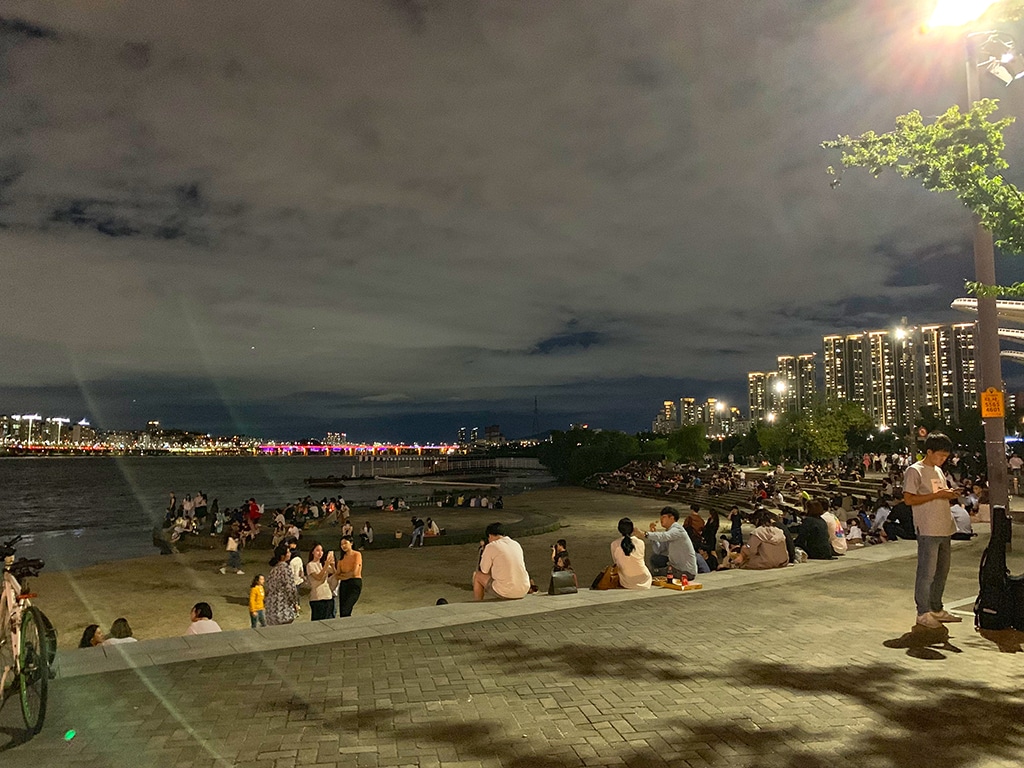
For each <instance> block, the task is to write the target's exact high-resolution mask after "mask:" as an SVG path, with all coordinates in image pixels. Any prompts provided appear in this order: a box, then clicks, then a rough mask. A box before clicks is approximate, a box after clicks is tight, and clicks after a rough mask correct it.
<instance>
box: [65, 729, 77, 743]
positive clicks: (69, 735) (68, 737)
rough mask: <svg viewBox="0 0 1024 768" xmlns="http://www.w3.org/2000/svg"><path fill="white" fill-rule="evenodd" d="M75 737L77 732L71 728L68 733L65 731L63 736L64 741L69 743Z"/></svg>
mask: <svg viewBox="0 0 1024 768" xmlns="http://www.w3.org/2000/svg"><path fill="white" fill-rule="evenodd" d="M77 735H78V731H76V730H75V729H73V728H72V729H71V730H70V731H67V732H66V733H65V734H64V741H71V740H72V739H73V738H75V736H77Z"/></svg>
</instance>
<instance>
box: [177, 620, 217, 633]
mask: <svg viewBox="0 0 1024 768" xmlns="http://www.w3.org/2000/svg"><path fill="white" fill-rule="evenodd" d="M214 632H220V624H218V623H217V622H216V621H214V620H213V619H199V621H193V622H192V623H191V624H189V625H188V629H186V630H185V634H186V635H209V634H212V633H214Z"/></svg>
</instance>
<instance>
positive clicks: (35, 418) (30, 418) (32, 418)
mask: <svg viewBox="0 0 1024 768" xmlns="http://www.w3.org/2000/svg"><path fill="white" fill-rule="evenodd" d="M21 418H22V419H23V420H24V421H27V422H28V449H29V450H30V451H31V450H32V422H33V421H39V420H41V419H42V418H43V417H42V416H40V415H39V414H38V413H35V414H32V415H31V416H30V415H29V414H27V413H26V414H23V415H22V417H21Z"/></svg>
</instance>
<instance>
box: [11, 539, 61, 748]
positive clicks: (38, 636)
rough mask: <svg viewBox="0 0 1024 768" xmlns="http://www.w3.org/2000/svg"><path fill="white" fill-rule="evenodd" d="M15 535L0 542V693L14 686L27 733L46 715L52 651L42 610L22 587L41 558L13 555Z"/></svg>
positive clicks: (37, 728)
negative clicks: (0, 580)
mask: <svg viewBox="0 0 1024 768" xmlns="http://www.w3.org/2000/svg"><path fill="white" fill-rule="evenodd" d="M21 538H22V537H21V536H16V537H14V538H13V539H11V540H10V541H8V542H6V543H4V544H0V557H2V558H3V561H4V566H3V591H2V592H0V630H2V631H0V697H2V698H7V696H8V694H9V693H10V691H9V690H8V689H13V688H15V687H17V689H18V695H19V697H20V699H21V714H22V716H23V717H24V719H25V726H26V727H27V728H28V732H29V735H30V736H31V735H35V734H37V733H39V731H40V729H41V728H42V727H43V719H44V718H45V717H46V695H47V690H48V688H49V681H50V661H51V656H52V654H53V653H55V652H56V648H55V647H51V646H52V645H53V643H52V641H51V638H50V637H49V630H48V629H47V625H48V622H47V621H46V617H45V616H43V612H42V611H40V610H39V609H38V608H36V607H35V606H33V605H32V598H33V597H35V595H34V594H32V593H30V592H28V590H27V589H25V588H24V586H23V582H24V581H25V579H27V578H30V577H34V576H38V575H39V571H40V570H42V568H43V565H44V563H43V561H42V560H29V559H27V558H21V559H19V560H15V559H14V554H15V551H16V550H15V545H16V544H17V543H18V542H19V541H21Z"/></svg>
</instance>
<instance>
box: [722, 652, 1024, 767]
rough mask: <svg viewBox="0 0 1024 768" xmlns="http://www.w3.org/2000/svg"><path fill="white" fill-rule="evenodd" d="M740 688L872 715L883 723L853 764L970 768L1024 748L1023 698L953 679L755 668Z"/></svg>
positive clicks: (861, 741)
mask: <svg viewBox="0 0 1024 768" xmlns="http://www.w3.org/2000/svg"><path fill="white" fill-rule="evenodd" d="M737 680H744V681H746V682H747V683H753V684H756V685H760V686H764V687H767V688H772V689H782V690H790V691H801V692H808V693H818V694H821V693H830V694H835V695H838V696H842V697H844V698H846V699H850V700H852V701H855V702H856V703H858V704H860V705H861V706H863V707H865V708H867V709H868V710H870V711H871V712H873V713H874V714H875V715H876V717H878V718H879V719H880V721H881V722H880V723H879V724H877V725H876V726H875V727H873V728H871V729H869V730H868V732H866V733H864V734H862V735H860V736H858V737H857V739H855V740H853V741H850V743H849V744H848V747H847V749H845V750H844V753H843V757H844V758H845V759H846V760H849V761H850V762H851V763H852V764H866V765H878V764H884V765H898V766H908V767H909V766H921V767H922V768H925V767H927V766H933V765H934V763H935V759H936V757H937V756H939V755H941V761H942V763H943V765H944V766H953V767H955V766H966V765H971V764H981V763H984V762H985V761H986V759H1004V760H1011V759H1015V758H1018V757H1019V756H1020V750H1021V749H1022V748H1024V696H1022V695H1021V694H1020V693H1017V692H1013V693H1008V692H1006V691H1002V690H999V689H993V688H989V687H985V686H980V685H977V684H976V683H971V682H965V681H963V680H956V679H952V678H934V677H933V678H927V679H920V678H914V677H912V676H910V675H909V673H908V672H907V671H905V670H902V669H900V668H898V667H894V666H889V665H884V664H876V665H874V666H869V667H865V668H863V669H862V670H861V671H859V672H858V673H857V675H856V676H852V675H850V674H849V672H848V670H847V669H846V668H843V667H839V668H835V669H831V670H816V671H809V670H806V669H801V668H799V667H794V666H790V665H763V664H749V665H745V666H744V667H741V668H740V670H739V674H738V677H737ZM957 713H959V714H957ZM791 746H792V747H793V748H794V755H799V753H800V752H801V751H802V750H801V749H800V745H796V744H793V745H791ZM809 756H810V755H808V757H809ZM801 764H803V763H802V762H801Z"/></svg>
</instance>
